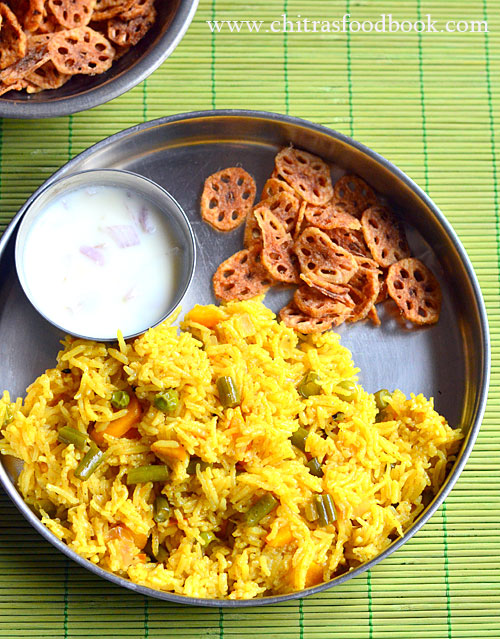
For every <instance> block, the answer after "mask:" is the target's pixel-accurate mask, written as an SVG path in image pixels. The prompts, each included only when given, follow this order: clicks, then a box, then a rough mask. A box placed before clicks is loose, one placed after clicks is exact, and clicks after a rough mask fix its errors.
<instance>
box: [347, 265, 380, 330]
mask: <svg viewBox="0 0 500 639" xmlns="http://www.w3.org/2000/svg"><path fill="white" fill-rule="evenodd" d="M348 286H349V294H350V296H351V297H352V299H353V300H354V303H355V306H354V308H353V309H352V311H351V314H350V316H349V317H348V319H347V321H348V322H358V321H359V320H362V319H365V318H366V317H367V316H368V314H369V313H370V311H371V309H372V308H374V305H375V302H376V300H377V297H378V294H379V291H380V283H379V279H378V271H375V270H373V269H364V268H360V269H359V270H358V271H357V273H356V274H355V275H354V277H353V278H352V279H351V281H350V282H349V285H348Z"/></svg>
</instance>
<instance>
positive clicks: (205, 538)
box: [200, 530, 217, 548]
mask: <svg viewBox="0 0 500 639" xmlns="http://www.w3.org/2000/svg"><path fill="white" fill-rule="evenodd" d="M200 537H201V547H202V548H207V547H208V546H209V545H210V544H211V543H212V541H215V540H216V539H217V537H216V536H215V533H214V532H213V531H212V530H208V531H207V532H202V533H200Z"/></svg>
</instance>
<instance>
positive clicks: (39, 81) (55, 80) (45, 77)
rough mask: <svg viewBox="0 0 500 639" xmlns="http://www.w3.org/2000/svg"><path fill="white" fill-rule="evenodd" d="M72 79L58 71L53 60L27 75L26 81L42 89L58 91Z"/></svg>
mask: <svg viewBox="0 0 500 639" xmlns="http://www.w3.org/2000/svg"><path fill="white" fill-rule="evenodd" d="M70 78H71V76H70V75H66V74H65V73H61V72H60V71H58V70H57V69H56V68H55V66H54V64H53V62H52V61H51V60H48V61H47V62H45V64H43V65H41V66H40V67H38V68H37V69H35V70H34V71H32V72H31V73H28V74H26V80H28V82H30V83H31V84H34V85H35V86H36V87H38V88H40V89H58V88H59V87H62V85H63V84H64V83H65V82H67V81H68V80H69V79H70ZM28 92H29V91H28Z"/></svg>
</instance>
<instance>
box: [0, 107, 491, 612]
mask: <svg viewBox="0 0 500 639" xmlns="http://www.w3.org/2000/svg"><path fill="white" fill-rule="evenodd" d="M289 142H292V143H293V144H295V145H296V146H298V147H302V148H304V149H306V150H308V151H311V152H313V153H317V154H319V155H321V156H322V157H323V158H325V159H326V160H329V161H330V162H331V163H332V165H333V167H334V168H333V172H334V175H335V174H336V175H340V174H341V173H342V172H344V171H353V172H356V173H358V174H359V175H361V176H362V177H363V178H365V179H366V180H367V181H368V182H369V183H370V184H371V185H372V186H373V187H374V188H375V189H377V191H378V192H379V194H380V195H381V196H382V197H384V198H386V199H387V201H388V202H389V203H390V204H391V205H392V206H393V207H394V209H395V210H396V211H398V212H399V214H400V216H401V217H402V218H403V219H404V221H405V223H406V225H407V231H408V236H409V241H410V245H411V247H412V250H413V253H414V254H415V255H416V256H417V257H422V258H423V259H424V261H425V262H426V263H427V264H428V265H429V266H430V267H431V268H432V269H433V270H434V272H435V273H436V274H437V276H438V278H439V280H440V282H441V285H442V288H443V296H444V299H443V309H442V314H441V319H440V321H439V323H438V324H437V325H436V326H432V327H428V328H408V327H407V326H405V325H403V324H402V323H401V322H400V320H399V319H398V316H397V313H395V312H394V309H393V308H392V307H391V304H390V303H387V305H386V308H384V309H383V311H382V312H381V319H382V326H381V327H379V328H376V327H374V326H372V325H371V324H369V323H359V324H354V325H345V326H342V327H340V328H339V329H337V330H338V332H339V333H340V334H341V336H342V343H343V344H344V345H345V346H347V347H348V348H349V349H350V350H351V352H352V354H353V358H354V361H355V363H356V364H357V366H358V367H359V368H360V369H361V374H360V381H361V383H362V384H363V385H364V387H365V388H366V389H367V390H369V391H372V392H373V391H375V390H377V389H378V388H381V387H384V388H389V389H391V388H400V389H401V390H402V391H403V392H405V393H407V394H409V393H411V392H414V393H420V392H422V393H424V394H425V395H426V396H433V397H434V398H435V403H436V408H437V410H438V411H439V412H440V413H442V414H443V415H445V417H446V418H447V419H448V421H449V423H450V424H451V425H452V426H456V427H458V426H460V427H462V428H463V429H464V431H465V432H466V433H467V436H466V438H465V441H464V444H463V446H462V449H461V452H460V454H459V456H458V459H457V461H456V463H455V465H454V467H453V469H452V471H451V473H450V475H449V477H448V478H447V480H446V483H445V485H444V486H443V488H442V489H441V491H440V493H439V495H438V496H437V497H436V498H435V499H434V501H433V502H432V504H430V506H429V507H428V508H427V510H426V511H425V512H424V513H423V515H422V516H421V517H420V518H419V519H418V521H417V522H416V523H415V524H414V525H413V526H412V528H411V529H410V530H408V531H407V533H406V534H405V536H404V537H403V538H401V539H398V540H397V541H395V542H394V543H393V544H392V545H391V546H390V547H389V548H388V549H387V550H386V551H385V552H384V553H382V554H381V555H379V556H378V557H376V558H375V559H373V560H372V561H371V562H369V563H367V564H364V565H363V566H360V567H359V568H357V569H356V570H353V571H351V572H349V573H347V574H344V575H341V576H340V577H337V578H336V579H334V580H332V581H331V582H329V583H327V584H321V585H320V586H316V587H314V588H310V589H309V590H306V591H302V593H292V594H290V595H286V596H281V597H267V598H261V599H256V600H250V601H229V600H223V601H220V600H205V599H194V598H188V597H182V596H177V595H172V594H170V593H163V592H159V591H155V590H151V589H148V588H144V587H142V586H137V585H135V584H132V583H130V582H129V581H127V580H125V579H122V578H120V577H117V576H116V575H112V574H110V573H108V572H105V571H104V570H102V569H100V568H98V567H96V566H95V565H94V564H91V563H90V562H88V561H86V560H85V559H82V558H81V557H79V556H78V555H76V554H75V553H74V552H73V551H70V550H69V549H68V548H67V546H66V545H65V544H63V543H61V542H59V541H58V540H57V539H56V538H55V537H54V536H53V535H52V534H51V533H50V532H49V531H48V530H47V529H46V528H45V527H44V526H43V525H42V524H41V523H40V521H39V520H38V519H37V518H36V516H35V515H34V514H33V513H32V512H31V511H30V509H29V508H28V507H27V506H26V505H25V504H24V502H23V500H22V499H21V497H20V496H19V494H18V492H17V490H16V488H15V486H14V484H13V478H14V477H15V475H16V469H15V464H12V462H11V461H9V460H5V459H4V460H3V464H0V480H1V481H2V483H3V484H4V487H5V489H6V490H7V492H8V494H9V495H10V497H11V498H12V500H13V501H14V503H15V504H16V506H17V507H18V508H19V509H20V510H21V512H22V513H23V515H24V516H25V517H26V518H27V519H28V521H29V522H30V523H31V524H32V525H33V526H34V527H35V528H36V529H37V530H38V531H39V532H40V533H41V534H42V535H43V536H44V537H45V538H46V539H48V540H49V541H50V542H51V543H53V544H54V545H55V546H56V547H57V548H59V549H60V550H61V551H62V552H64V553H65V554H66V555H68V557H70V558H71V559H74V560H75V561H77V562H78V563H79V564H81V565H83V566H85V567H86V568H88V569H89V570H91V571H92V572H94V573H96V574H98V575H100V576H102V577H104V578H106V579H109V580H110V581H112V582H114V583H117V584H120V585H122V586H126V587H127V588H130V589H131V590H135V591H137V592H141V593H143V594H148V595H151V596H153V597H157V598H159V599H167V600H170V601H177V602H183V603H189V604H197V605H212V606H218V605H222V606H232V607H235V606H236V607H237V606H249V605H258V604H263V603H273V602H277V601H284V600H286V599H291V598H295V597H299V596H303V595H304V594H312V593H315V592H319V591H320V590H323V589H324V588H327V587H331V586H333V585H335V584H339V583H342V582H344V581H346V580H347V579H350V578H351V577H354V576H355V575H358V574H360V573H361V572H363V571H364V570H366V569H367V568H370V567H372V566H373V565H374V564H376V563H377V562H378V561H380V560H381V559H383V557H385V556H387V555H388V554H390V553H391V552H393V551H394V550H396V549H397V548H398V547H399V546H401V545H402V544H403V543H404V542H405V541H406V540H407V539H409V538H410V537H411V536H412V535H413V534H414V533H415V532H416V531H417V530H418V529H419V528H420V527H421V526H422V525H423V524H424V523H425V521H427V519H428V518H429V517H430V516H431V515H432V513H433V512H434V511H435V510H436V509H437V507H438V506H439V505H440V504H441V502H442V501H443V500H444V498H445V497H446V495H447V494H448V492H449V490H450V489H451V487H452V486H453V484H454V483H455V481H456V480H457V478H458V476H459V474H460V472H461V470H462V468H463V466H464V464H465V462H466V460H467V457H468V456H469V453H470V450H471V448H472V445H473V443H474V440H475V438H476V435H477V432H478V430H479V427H480V422H481V419H482V415H483V412H484V407H485V403H486V395H487V389H488V378H489V338H488V327H487V321H486V313H485V309H484V304H483V301H482V297H481V293H480V290H479V287H478V284H477V281H476V277H475V275H474V272H473V270H472V267H471V265H470V262H469V259H468V257H467V255H466V253H465V251H464V249H463V247H462V245H461V244H460V242H459V240H458V238H457V236H456V235H455V233H454V231H453V230H452V228H451V227H450V225H449V224H448V222H447V221H446V219H445V218H444V216H443V215H442V214H441V213H440V211H439V210H438V209H437V207H436V206H435V205H434V204H433V203H432V201H431V200H430V199H429V198H428V197H427V196H426V195H425V194H424V193H423V191H422V190H421V189H419V187H418V186H416V184H415V183H414V182H412V181H411V180H410V179H409V178H408V177H407V176H406V175H404V174H403V173H402V172H401V171H399V170H398V169H397V168H396V167H394V166H393V165H392V164H390V163H389V162H388V161H387V160H385V159H384V158H382V157H381V156H379V155H377V154H376V153H374V152H373V151H371V150H370V149H367V148H366V147H364V146H363V145H361V144H358V143H357V142H354V141H353V140H351V139H349V138H347V137H345V136H343V135H340V134H339V133H336V132H334V131H331V130H329V129H327V128H325V127H321V126H318V125H314V124H310V123H308V122H305V121H302V120H299V119H296V118H291V117H286V116H282V115H275V114H269V113H261V112H251V111H212V112H202V113H190V114H183V115H177V116H172V117H167V118H162V119H160V120H156V121H153V122H148V123H146V124H142V125H139V126H137V127H134V128H132V129H128V130H126V131H122V132H121V133H118V134H116V135H114V136H112V137H110V138H108V139H107V140H104V141H103V142H100V143H99V144H97V145H95V146H94V147H92V148H90V149H88V150H87V151H85V152H84V153H82V154H81V155H79V156H78V157H76V158H74V159H73V160H72V161H71V162H69V163H68V164H66V165H65V166H64V167H63V168H62V169H61V170H59V171H58V172H57V173H56V174H55V175H54V176H52V178H51V179H50V180H54V179H56V178H59V177H61V176H63V175H67V174H69V173H72V172H75V171H82V170H84V169H99V168H119V169H127V170H129V171H134V172H136V173H139V174H142V175H145V176H146V177H148V178H150V179H152V180H154V181H156V182H158V183H159V184H160V185H161V186H163V187H164V188H165V189H166V190H167V191H169V192H170V193H171V194H172V195H173V196H174V198H176V199H177V201H178V202H179V203H180V204H181V206H182V207H183V208H184V210H185V211H186V213H187V215H188V217H189V219H190V221H191V223H192V225H193V229H194V232H195V235H196V241H197V243H198V247H197V248H198V263H197V266H196V272H195V276H194V279H193V283H192V284H191V287H190V290H189V291H188V293H187V295H186V297H185V298H184V302H183V304H184V309H185V310H188V309H189V308H191V307H192V306H193V305H194V304H196V303H200V304H205V303H210V302H213V301H214V300H213V296H212V287H211V276H212V274H213V272H214V271H215V269H216V268H217V266H218V265H219V264H220V262H221V261H222V260H224V259H225V258H227V257H228V256H229V255H231V254H232V253H234V252H235V251H237V250H239V249H240V248H241V246H242V234H243V231H242V229H240V230H238V231H236V232H233V233H230V234H227V235H226V234H220V233H217V232H216V231H214V230H212V229H211V228H210V227H209V226H207V225H206V224H205V223H203V222H202V221H201V219H200V214H199V200H200V195H201V190H202V186H203V182H204V179H205V178H206V177H207V176H208V175H210V174H211V173H213V172H214V171H217V170H219V169H221V168H224V167H227V166H234V165H241V166H243V167H244V168H245V169H247V170H248V171H249V172H250V173H252V174H253V175H254V177H255V179H256V181H257V185H258V192H260V189H261V188H262V186H263V184H264V182H265V180H266V179H267V177H268V176H269V175H270V173H271V171H272V168H273V159H274V156H275V154H276V152H277V151H278V149H279V148H280V147H281V146H282V145H285V144H288V143H289ZM50 180H49V181H50ZM28 204H29V201H28ZM25 208H26V205H25V206H24V207H23V209H21V211H20V212H19V214H18V215H17V216H16V218H15V219H14V220H13V221H12V223H11V225H10V226H9V227H8V229H7V231H6V232H5V234H4V236H3V238H2V240H1V241H0V362H2V366H1V370H0V389H7V390H9V391H10V393H11V395H15V396H17V395H23V393H24V391H25V389H26V386H27V385H28V384H29V383H30V382H31V381H32V380H33V379H34V378H35V377H36V376H37V375H39V374H40V373H41V372H42V371H43V370H45V368H47V367H50V366H53V365H54V364H55V355H56V353H57V351H58V348H59V343H58V342H59V339H61V337H62V335H61V334H60V333H58V332H57V330H55V329H54V328H53V327H52V326H51V325H50V324H48V323H47V322H46V321H44V320H43V319H42V318H41V317H40V316H39V315H38V314H37V312H36V311H35V310H34V309H33V308H32V307H31V305H30V304H29V302H28V301H27V299H26V297H25V296H24V293H23V292H22V290H21V288H20V285H19V282H18V281H17V277H16V274H15V268H14V261H13V246H14V239H15V235H16V232H17V226H18V223H19V220H20V217H21V216H22V214H23V212H24V210H25ZM289 297H290V290H288V291H287V290H281V291H271V292H270V293H269V294H268V295H267V298H266V303H267V304H268V305H270V306H271V307H272V308H273V309H274V310H277V309H278V308H280V306H282V305H283V303H284V302H285V301H286V300H288V298H289Z"/></svg>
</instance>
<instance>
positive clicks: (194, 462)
mask: <svg viewBox="0 0 500 639" xmlns="http://www.w3.org/2000/svg"><path fill="white" fill-rule="evenodd" d="M197 466H199V467H200V470H201V471H204V470H206V469H207V468H212V464H211V463H210V462H206V461H203V459H200V458H199V457H196V455H193V456H192V457H191V459H190V460H189V462H188V465H187V468H186V472H187V474H188V475H196V467H197Z"/></svg>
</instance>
